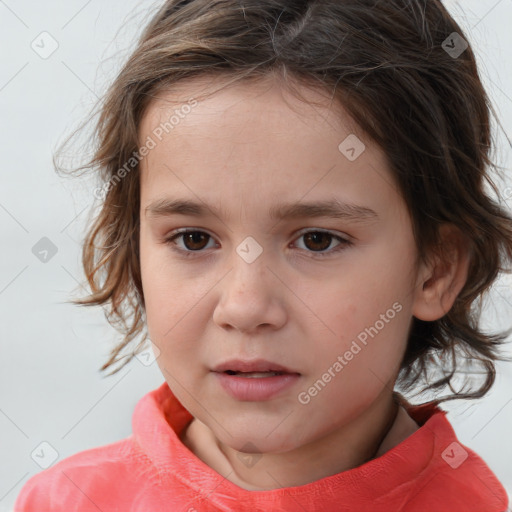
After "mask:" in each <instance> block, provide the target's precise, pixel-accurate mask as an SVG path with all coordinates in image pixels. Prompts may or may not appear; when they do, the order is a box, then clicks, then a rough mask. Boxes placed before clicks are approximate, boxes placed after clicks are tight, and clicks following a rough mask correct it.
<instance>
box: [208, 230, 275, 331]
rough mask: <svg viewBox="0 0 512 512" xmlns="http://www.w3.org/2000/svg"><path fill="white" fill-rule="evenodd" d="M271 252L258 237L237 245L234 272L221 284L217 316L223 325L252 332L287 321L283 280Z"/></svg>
mask: <svg viewBox="0 0 512 512" xmlns="http://www.w3.org/2000/svg"><path fill="white" fill-rule="evenodd" d="M271 259H272V258H271V255H270V251H267V250H264V248H263V245H262V244H260V243H259V242H258V241H257V240H256V239H255V238H254V237H252V236H247V237H246V238H244V239H243V240H242V242H240V243H239V244H238V246H236V247H235V251H233V255H232V258H231V271H230V272H229V274H228V275H227V276H226V279H225V281H224V283H223V285H222V286H221V296H220V297H219V302H218V303H217V306H216V309H215V313H214V319H215V321H216V322H217V323H218V324H219V325H223V326H226V325H231V326H234V327H236V328H237V329H239V330H243V331H251V330H253V329H255V328H257V326H258V325H263V324H265V325H273V326H274V328H275V327H278V326H279V325H280V324H282V322H283V321H284V320H285V312H284V309H283V304H282V303H281V300H280V298H279V297H278V296H277V295H278V293H279V280H277V279H276V277H275V276H274V275H273V274H274V273H275V271H274V272H273V271H271V268H272V263H271V261H270V260H271Z"/></svg>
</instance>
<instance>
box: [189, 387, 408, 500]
mask: <svg viewBox="0 0 512 512" xmlns="http://www.w3.org/2000/svg"><path fill="white" fill-rule="evenodd" d="M386 391H387V389H386ZM398 410H399V406H398V404H397V402H396V401H395V400H394V397H393V394H392V393H388V394H387V395H386V396H385V397H382V396H379V397H378V398H377V400H375V401H374V402H373V403H372V404H371V405H370V407H368V408H367V409H365V410H364V411H363V412H362V413H361V414H360V415H359V416H357V417H355V418H353V419H352V421H351V422H350V423H347V424H345V425H343V426H342V427H341V428H334V429H333V430H332V431H330V432H328V433H327V434H324V435H323V436H320V435H319V437H318V439H316V440H314V441H312V442H310V443H308V444H306V445H302V446H298V447H297V448H296V449H294V450H291V451H288V452H281V453H274V452H272V453H263V454H247V453H242V452H240V451H237V450H235V449H233V448H232V447H231V446H228V445H227V444H224V443H221V442H220V441H218V440H217V439H216V438H215V436H214V434H213V432H212V431H211V430H210V429H209V428H208V426H207V425H205V424H204V423H202V422H200V421H199V420H197V419H194V420H193V421H192V422H191V423H190V424H189V426H188V428H186V429H185V430H184V431H183V432H182V434H181V438H182V441H183V443H184V444H185V445H186V446H187V447H188V448H189V449H190V450H191V451H192V452H193V453H194V454H195V455H196V456H197V457H198V458H200V459H201V460H202V461H203V462H204V463H205V464H207V465H208V466H210V467H211V468H212V469H214V470H215V471H217V472H218V473H219V474H222V475H226V478H227V479H228V480H230V481H231V482H232V483H234V484H235V485H238V486H239V487H241V488H243V489H247V490H272V489H278V488H282V487H294V486H299V485H305V484H307V483H311V482H314V481H316V480H319V479H321V478H324V477H327V476H331V475H335V474H337V473H340V472H342V471H347V470H350V469H353V468H355V467H357V466H360V465H361V464H364V463H365V462H368V461H369V460H371V459H372V458H375V457H377V456H380V455H381V454H382V453H383V452H382V447H384V446H386V451H387V449H390V448H392V447H393V446H394V444H393V443H392V442H391V443H390V439H391V437H390V435H391V436H392V437H393V439H394V441H393V442H395V443H396V444H397V443H398V442H400V440H401V439H400V440H399V439H398V437H397V436H396V434H397V432H398V431H397V428H396V420H397V418H399V417H400V418H403V416H401V415H398ZM404 413H405V411H404ZM405 415H406V416H407V417H408V415H407V413H405ZM409 419H410V418H409ZM411 421H412V420H411ZM394 427H395V428H394ZM409 433H410V432H409ZM251 455H252V457H256V459H251ZM248 456H249V457H248ZM247 460H253V461H255V462H254V464H247V462H246V461H247Z"/></svg>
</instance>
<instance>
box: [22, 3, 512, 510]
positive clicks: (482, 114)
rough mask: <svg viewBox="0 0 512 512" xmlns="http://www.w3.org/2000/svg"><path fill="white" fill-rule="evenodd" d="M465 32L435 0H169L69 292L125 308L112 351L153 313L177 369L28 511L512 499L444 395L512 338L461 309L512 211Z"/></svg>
mask: <svg viewBox="0 0 512 512" xmlns="http://www.w3.org/2000/svg"><path fill="white" fill-rule="evenodd" d="M466 40H467V38H466V37H465V35H464V33H463V32H462V30H461V28H460V27H459V26H458V25H457V24H456V23H455V21H454V20H453V19H452V18H451V17H450V15H449V14H448V12H447V11H446V9H445V8H444V7H443V5H442V4H441V2H440V1H439V0H386V1H385V2H384V1H381V2H379V1H376V0H343V1H341V0H322V1H313V0H189V1H177V0H171V1H167V2H166V3H165V4H164V5H163V6H162V8H161V9H160V10H159V12H158V13H157V14H156V15H155V17H154V18H153V19H152V20H151V22H150V23H149V25H148V26H147V28H146V29H145V31H144V33H143V34H142V37H141V40H140V42H139V45H138V47H137V48H136V50H135V51H134V53H133V55H132V56H131V57H130V59H129V60H128V62H127V63H126V65H125V66H124V68H123V69H122V71H121V72H120V74H119V76H118V77H117V78H116V80H115V81H114V83H113V84H112V86H111V89H110V90H109V92H108V95H107V96H106V99H105V102H104V103H103V104H102V110H101V117H100V119H99V123H98V126H97V135H98V147H97V151H96V154H95V158H94V160H93V161H92V162H90V167H92V168H96V169H98V170H99V171H100V173H101V174H100V175H101V176H102V178H103V181H104V185H103V186H102V187H101V188H99V189H97V190H96V191H95V196H96V197H97V198H98V199H101V201H102V210H101V213H100V215H99V217H98V218H97V219H96V220H95V223H94V225H93V226H91V229H90V232H89V234H88V238H87V240H86V244H85V246H84V253H83V258H84V259H83V262H84V269H85V272H86V275H87V277H88V280H89V283H90V286H91V288H92V292H93V293H92V295H91V296H90V297H89V298H88V299H85V300H82V301H78V303H81V304H109V305H110V307H111V314H110V317H109V319H110V320H111V321H114V320H115V319H116V320H118V321H124V322H125V323H124V324H123V325H124V331H123V332H124V334H125V338H124V340H123V343H121V344H120V345H119V346H118V347H117V348H116V349H115V350H114V351H113V352H112V357H111V358H110V359H109V361H108V362H107V363H106V364H105V365H104V366H103V367H102V369H103V370H105V369H107V368H109V367H111V366H112V365H113V364H114V363H116V362H118V361H120V360H121V358H120V357H119V355H120V354H121V352H122V350H123V349H125V348H127V347H128V345H129V343H130V342H131V341H132V340H133V339H134V338H135V337H136V336H137V335H138V334H140V333H143V332H144V329H145V327H146V325H147V333H146V332H144V337H143V339H142V341H141V342H140V343H139V345H138V346H137V347H136V348H137V350H139V349H140V348H141V347H142V343H143V342H144V340H146V339H147V337H148V336H149V338H150V339H151V341H152V343H153V345H154V350H155V352H156V355H157V356H158V358H157V362H158V365H159V368H160V370H161V371H162V374H163V377H164V378H165V383H164V384H162V385H161V387H159V388H158V389H156V390H154V391H153V392H151V393H149V394H147V395H146V396H144V397H143V398H142V399H141V400H140V401H139V403H138V404H137V406H136V408H135V412H134V416H133V435H132V436H130V437H129V438H127V439H125V440H122V441H119V442H116V443H112V444H109V445H107V446H103V447H99V448H95V449H91V450H87V451H84V452H81V453H77V454H76V455H74V456H72V457H69V458H67V459H65V460H62V461H60V462H58V463H56V464H55V465H54V466H53V467H51V468H49V469H47V470H45V471H43V472H42V473H40V474H38V475H36V476H34V477H32V478H31V479H30V480H29V481H28V482H27V483H26V484H25V486H24V487H23V489H22V491H21V493H20V495H19V496H18V499H17V502H16V508H15V510H16V511H17V512H36V511H37V512H40V511H49V510H51V511H53V512H55V511H66V512H69V511H71V510H79V511H81V512H88V511H103V512H108V511H120V512H121V511H122V512H127V511H144V512H149V511H151V512H157V511H173V512H176V511H179V512H187V511H188V512H193V511H247V512H249V511H250V512H254V511H306V510H307V511H312V510H319V511H320V510H322V511H372V512H378V511H394V512H396V511H399V510H400V511H407V512H413V511H414V512H418V511H427V510H428V511H436V512H438V511H450V512H454V511H455V512H461V511H475V512H476V511H481V512H484V511H485V512H504V511H505V510H506V509H507V506H508V499H507V495H506V492H505V489H504V488H503V486H502V485H501V484H500V482H499V481H498V479H497V478H496V476H495V475H494V474H493V473H492V472H491V470H490V469H489V468H488V466H487V465H486V463H485V462H484V461H483V460H482V459H481V458H480V457H479V456H478V455H477V454H476V453H475V452H473V451H472V450H471V449H470V448H468V447H466V446H464V445H462V444H460V443H459V442H458V440H457V437H456V435H455V433H454V431H453V429H452V427H451V425H450V423H449V421H448V419H447V418H446V411H444V410H443V409H441V408H440V407H439V404H440V403H441V402H443V401H445V400H448V399H456V398H479V397H482V396H484V394H485V393H486V392H487V391H488V390H489V389H490V388H491V386H492V384H493V382H494V378H495V369H494V361H496V360H498V359H499V357H500V356H499V347H500V345H501V344H502V343H503V341H504V340H505V338H506V336H507V334H508V332H507V333H498V334H493V335H491V334H489V333H484V332H482V331H481V330H480V329H479V327H478V323H477V320H478V318H477V316H476V312H475V310H474V308H472V305H474V303H475V301H477V300H478V299H480V298H481V297H482V295H483V294H484V293H485V292H486V291H487V290H488V289H489V287H490V286H491V284H492V283H493V282H494V281H495V279H496V278H497V276H498V275H499V273H500V272H504V271H506V270H507V268H508V265H509V263H510V261H511V260H512V218H511V216H510V215H509V214H508V213H507V212H506V211H505V210H504V209H502V208H501V207H500V206H499V204H498V203H497V202H495V201H494V200H493V199H492V198H491V197H489V196H488V195H487V194H486V192H485V191H484V185H485V184H486V183H488V184H491V185H493V187H494V190H495V192H497V191H496V186H495V185H494V183H493V182H492V181H491V179H490V177H489V175H488V174H487V170H488V169H489V167H490V166H491V165H492V161H491V160H490V157H489V151H490V148H491V140H490V139H491V136H490V120H489V108H490V107H489V102H488V98H487V96H486V93H485V91H484V89H483V87H482V84H481V82H480V79H479V76H478V72H477V69H476V65H475V58H474V54H473V52H472V50H471V48H470V47H468V46H467V43H466ZM320 241H323V242H324V243H323V244H321V243H320ZM326 242H329V243H328V244H327V243H326ZM315 244H318V245H317V246H316V247H315ZM463 356H465V358H466V359H468V360H469V361H470V362H473V363H480V364H481V365H482V366H483V367H484V369H485V372H486V378H485V381H484V382H483V383H482V385H481V386H480V387H479V388H478V389H473V390H471V389H470V390H467V389H466V392H462V391H458V392H457V391H455V390H454V389H453V378H454V373H455V372H456V371H457V370H459V369H460V367H461V364H462V363H463V362H464V361H463V359H462V360H461V357H463ZM129 360H130V358H129V359H128V361H129ZM128 361H126V360H125V363H124V364H126V362H128ZM123 366H124V365H122V366H121V367H119V368H117V369H116V370H115V371H119V369H120V368H122V367H123ZM436 372H438V373H437V374H436ZM439 372H441V373H442V375H441V374H440V373H439ZM114 373H115V372H114ZM436 375H437V378H433V377H435V376H436ZM422 380H423V382H424V384H425V385H426V386H425V390H432V391H437V392H439V390H440V389H442V388H443V387H444V386H445V385H450V389H451V390H452V391H453V394H452V395H445V396H443V397H441V396H439V395H436V396H437V399H436V400H434V401H431V402H427V403H424V404H421V405H412V404H411V403H409V402H408V400H407V399H406V398H405V397H404V396H402V395H401V394H399V393H398V392H397V391H395V384H396V385H397V386H401V387H402V389H403V390H404V391H407V390H411V389H412V388H413V387H414V385H416V384H418V383H420V382H421V381H422Z"/></svg>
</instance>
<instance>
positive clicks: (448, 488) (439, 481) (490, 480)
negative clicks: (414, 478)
mask: <svg viewBox="0 0 512 512" xmlns="http://www.w3.org/2000/svg"><path fill="white" fill-rule="evenodd" d="M436 416H437V417H436V421H432V422H430V428H432V433H433V434H434V443H433V450H432V457H431V460H430V463H429V465H428V467H427V468H425V471H424V472H423V474H422V475H421V478H420V480H421V481H420V482H418V484H419V485H418V491H417V492H415V494H414V495H413V496H411V497H410V502H409V503H410V505H412V506H413V510H416V509H415V508H414V505H415V504H416V505H417V506H420V504H421V503H423V504H425V503H427V502H428V504H429V505H430V506H431V507H434V509H436V510H468V511H470V510H474V511H475V512H476V511H480V510H485V511H487V512H505V511H506V510H507V507H508V503H509V499H508V495H507V493H506V491H505V488H504V487H503V485H502V484H501V483H500V481H499V480H498V478H497V477H496V475H495V474H494V473H493V472H492V471H491V469H490V468H489V466H488V465H487V464H486V462H485V461H484V460H483V459H482V458H481V457H480V456H479V455H478V454H477V453H476V452H475V451H473V450H472V449H471V448H469V447H468V446H465V445H464V444H462V443H461V442H460V441H459V439H458V438H457V436H456V434H455V431H454V430H453V428H452V426H451V424H450V422H449V421H448V419H447V418H446V416H445V415H444V414H441V415H436ZM420 509H421V508H420Z"/></svg>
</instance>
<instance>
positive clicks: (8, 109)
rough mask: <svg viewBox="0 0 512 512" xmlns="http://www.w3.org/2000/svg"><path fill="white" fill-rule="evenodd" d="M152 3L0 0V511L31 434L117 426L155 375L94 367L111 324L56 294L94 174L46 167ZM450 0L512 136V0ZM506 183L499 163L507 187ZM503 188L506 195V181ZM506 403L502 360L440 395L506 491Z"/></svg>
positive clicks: (83, 440)
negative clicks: (484, 376)
mask: <svg viewBox="0 0 512 512" xmlns="http://www.w3.org/2000/svg"><path fill="white" fill-rule="evenodd" d="M159 4H160V2H156V3H155V2H150V1H135V0H109V1H108V2H100V0H89V1H84V0H68V1H67V2H57V1H55V0H48V1H45V2H36V1H27V0H25V1H23V0H21V1H18V2H15V1H14V0H0V34H1V35H0V38H1V44H0V55H1V63H2V65H1V66H0V115H1V122H2V125H1V126H2V133H1V138H0V144H1V149H2V152H1V154H2V160H1V171H0V172H1V178H2V179H1V187H0V227H1V234H2V245H1V247H2V250H1V252H0V254H1V266H0V315H1V322H0V330H1V335H0V343H1V349H2V350H1V355H2V357H1V359H0V433H1V435H0V450H1V451H0V453H1V457H0V512H2V511H7V510H10V509H11V508H12V506H13V503H14V500H15V498H16V496H17V494H18V493H19V491H20V489H21V487H22V485H23V483H24V482H25V481H26V480H27V479H28V478H29V477H31V476H32V475H34V474H35V473H37V472H39V471H41V470H42V469H41V467H40V466H39V465H38V464H37V463H36V462H35V460H34V459H37V457H34V459H32V458H31V453H32V452H33V451H34V450H35V449H36V448H37V450H36V452H37V453H39V454H40V455H41V454H42V453H44V457H48V456H50V455H51V449H49V448H48V447H47V446H45V445H43V447H40V443H42V442H47V443H49V444H50V445H51V446H52V447H54V449H55V450H56V451H57V452H58V457H59V460H61V459H63V458H65V457H68V456H70V455H72V454H74V453H77V452H79V451H82V450H85V449H88V448H92V447H96V446H100V445H104V444H107V443H111V442H114V441H117V440H119V439H122V438H124V437H127V436H128V435H129V434H130V433H131V415H132V412H133V408H134V406H135V404H136V402H137V401H138V400H139V399H140V398H141V397H142V396H143V395H144V394H146V393H147V392H148V391H150V390H152V389H154V388H156V387H157V386H159V385H160V384H161V383H162V382H163V381H164V379H163V377H162V375H161V374H160V371H159V369H158V367H157V365H156V363H153V364H151V365H147V361H145V360H143V361H142V362H141V361H140V360H138V359H135V360H133V361H132V363H130V365H129V366H128V367H125V368H124V369H123V370H122V372H121V373H120V374H117V375H115V376H112V377H109V378H104V377H102V376H101V375H100V373H99V371H98V368H99V367H100V366H101V364H102V363H103V362H104V361H105V360H106V356H107V354H108V352H109V351H110V349H111V347H112V346H113V343H114V342H115V340H116V332H115V331H114V330H113V329H112V328H111V327H110V326H109V325H108V324H107V322H106V320H105V318H104V315H103V312H102V310H101V309H99V308H98V309H86V308H81V307H79V306H73V305H71V304H66V301H67V300H69V299H70V298H71V297H72V296H75V297H76V296H77V291H78V293H79V294H80V295H82V296H83V295H84V293H85V291H84V290H82V291H81V292H80V283H83V282H84V277H83V274H82V269H81V266H80V242H81V241H82V239H83V236H84V233H85V231H84V230H85V223H86V220H87V216H88V214H89V211H90V208H91V206H92V205H93V203H94V202H95V201H94V198H93V196H92V191H93V189H94V187H95V186H96V183H95V182H94V181H91V180H90V179H81V180H79V179H62V178H60V177H59V176H57V175H56V174H55V172H54V170H53V167H52V151H53V150H54V149H55V148H56V146H57V144H58V142H60V141H61V140H62V139H63V137H64V136H66V135H67V134H69V133H70V131H71V130H72V129H73V128H75V127H76V126H77V123H78V122H79V121H80V120H82V119H83V116H84V115H86V114H87V113H88V112H89V109H90V108H91V107H92V105H93V103H94V102H95V101H96V98H97V96H101V94H102V92H103V91H104V89H105V86H106V84H107V83H108V82H109V80H111V79H112V78H113V76H114V72H115V71H116V70H117V69H118V68H119V65H120V63H121V62H122V60H123V58H124V57H125V56H126V55H127V54H128V53H129V50H130V49H131V48H132V47H133V44H134V42H135V37H136V36H137V35H138V34H139V33H140V29H141V27H142V26H143V25H144V24H145V22H146V20H147V17H148V8H149V7H150V6H152V8H153V9H154V7H155V5H156V6H158V5H159ZM447 6H448V7H449V8H450V10H451V11H452V13H453V14H454V16H455V17H456V19H457V21H459V23H461V25H462V27H463V28H464V29H465V30H466V32H467V34H468V36H469V39H470V42H471V43H472V44H473V47H474V49H475V51H476V53H477V56H478V59H479V64H480V66H481V67H480V69H481V74H482V78H483V80H484V82H485V85H486V86H487V88H488V91H489V93H490V95H491V97H492V100H493V102H494V104H495V106H496V108H497V111H498V112H499V114H500V119H501V121H502V123H503V126H504V129H505V131H506V133H507V134H508V137H509V138H512V99H511V98H512V56H511V54H510V50H511V48H512V31H511V30H510V20H511V19H512V1H511V0H501V1H497V0H464V2H463V8H462V7H461V6H460V5H459V4H458V2H456V1H450V2H447ZM118 30H120V31H119V32H118ZM43 31H47V32H48V33H49V34H51V37H52V38H53V39H55V41H56V42H57V43H58V48H57V49H56V51H55V52H54V53H53V54H52V55H51V56H49V57H48V58H45V59H43V58H41V57H40V56H39V55H38V54H37V53H36V52H35V51H34V50H33V49H32V47H31V44H32V42H33V41H34V40H35V41H36V43H35V44H39V45H40V46H42V43H40V41H41V37H43V38H44V37H46V39H45V49H46V50H48V48H50V46H49V45H50V44H51V41H50V39H48V36H40V34H41V33H42V32H43ZM38 41H39V43H38ZM40 51H43V48H41V50H40ZM499 141H500V152H499V158H500V160H499V162H500V163H501V165H504V166H506V167H507V168H508V169H510V168H511V162H512V158H511V151H510V147H508V146H507V144H506V140H505V138H504V136H503V134H502V133H501V132H500V133H499ZM510 185H511V181H510V174H509V175H508V183H504V184H503V185H502V187H503V190H506V187H507V186H510ZM506 196H507V202H508V205H509V207H510V205H511V201H512V197H511V196H512V189H509V190H506ZM43 237H48V238H49V239H50V240H51V241H52V242H53V244H55V246H56V247H57V251H58V252H57V253H56V255H55V256H53V257H52V258H51V259H50V260H49V261H48V262H46V263H43V262H41V261H40V260H39V259H37V258H36V257H35V255H34V254H33V253H32V247H33V246H34V245H35V244H36V243H37V242H38V241H39V240H40V239H41V238H43ZM510 282H511V281H510V279H509V280H501V281H500V282H499V283H498V284H497V286H496V287H495V291H494V294H493V302H488V303H487V309H486V316H485V321H486V323H487V325H489V326H492V327H504V326H505V325H506V322H505V321H506V320H509V321H510V319H511V317H512V315H511V304H512V293H511V292H510ZM509 348H510V347H509ZM509 353H510V351H509ZM511 402H512V363H509V364H500V365H499V366H498V379H497V383H496V385H495V386H494V388H493V390H492V392H491V393H490V394H489V395H488V396H486V397H485V398H484V399H482V400H480V401H478V402H459V401H456V402H452V403H450V402H449V403H447V404H445V405H444V408H446V409H447V410H449V411H450V413H449V415H448V418H449V419H450V421H451V422H452V424H453V426H454V428H455V430H456V433H457V435H458V437H459V439H460V440H461V442H462V443H464V444H465V445H467V446H469V447H470V448H472V449H474V450H475V451H476V452H477V453H478V454H480V455H481V456H482V457H483V458H484V460H486V462H487V463H488V465H489V466H490V467H491V469H492V470H493V471H494V472H495V473H496V475H497V476H498V478H499V479H500V480H501V481H502V482H503V483H504V485H505V486H506V487H507V491H508V492H509V494H511V493H512V470H511V461H512V442H511V441H510V430H511V429H510V427H511V425H512V405H511ZM38 447H39V448H38ZM41 450H42V451H41ZM44 457H42V458H41V457H40V459H39V460H42V459H44Z"/></svg>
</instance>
